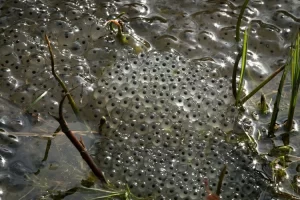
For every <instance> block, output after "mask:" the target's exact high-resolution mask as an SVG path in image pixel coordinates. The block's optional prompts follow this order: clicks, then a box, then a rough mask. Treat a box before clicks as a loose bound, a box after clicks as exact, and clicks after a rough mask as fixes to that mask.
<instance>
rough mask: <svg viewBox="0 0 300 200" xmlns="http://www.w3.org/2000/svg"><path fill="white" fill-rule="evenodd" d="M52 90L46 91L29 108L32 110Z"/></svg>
mask: <svg viewBox="0 0 300 200" xmlns="http://www.w3.org/2000/svg"><path fill="white" fill-rule="evenodd" d="M50 89H51V88H49V89H48V90H46V91H45V92H43V93H42V94H41V95H40V96H38V97H37V98H36V99H35V100H34V101H33V102H32V103H31V104H30V106H29V108H32V107H33V106H34V105H35V104H36V103H37V102H39V101H40V100H41V99H42V98H43V97H44V96H46V94H47V93H48V92H49V90H50Z"/></svg>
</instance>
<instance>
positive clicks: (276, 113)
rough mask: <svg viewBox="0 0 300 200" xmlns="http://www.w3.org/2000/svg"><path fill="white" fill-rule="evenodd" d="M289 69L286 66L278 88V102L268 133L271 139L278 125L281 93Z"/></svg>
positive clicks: (275, 104) (275, 105) (275, 103)
mask: <svg viewBox="0 0 300 200" xmlns="http://www.w3.org/2000/svg"><path fill="white" fill-rule="evenodd" d="M288 69H289V67H287V66H285V68H284V71H283V73H282V76H281V79H280V83H279V86H278V90H277V95H276V100H275V102H274V108H273V113H272V118H271V123H270V126H269V133H268V136H269V137H273V136H274V132H275V124H276V119H277V116H278V112H279V104H280V100H281V93H282V89H283V85H284V81H285V77H286V74H287V71H288Z"/></svg>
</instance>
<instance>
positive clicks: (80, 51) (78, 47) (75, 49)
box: [69, 41, 86, 55]
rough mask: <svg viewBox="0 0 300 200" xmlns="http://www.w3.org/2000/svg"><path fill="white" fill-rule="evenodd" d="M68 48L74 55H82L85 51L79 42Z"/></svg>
mask: <svg viewBox="0 0 300 200" xmlns="http://www.w3.org/2000/svg"><path fill="white" fill-rule="evenodd" d="M69 47H70V50H71V52H72V53H73V54H75V55H82V54H83V53H84V52H85V50H86V49H85V48H84V46H83V45H82V44H81V43H80V42H79V41H75V42H73V43H72V44H70V45H69Z"/></svg>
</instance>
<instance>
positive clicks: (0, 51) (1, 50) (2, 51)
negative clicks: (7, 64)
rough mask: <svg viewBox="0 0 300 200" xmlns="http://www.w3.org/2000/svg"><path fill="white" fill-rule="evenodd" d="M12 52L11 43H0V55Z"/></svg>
mask: <svg viewBox="0 0 300 200" xmlns="http://www.w3.org/2000/svg"><path fill="white" fill-rule="evenodd" d="M13 52H14V46H13V45H2V46H1V47H0V55H1V56H7V55H10V54H12V53H13Z"/></svg>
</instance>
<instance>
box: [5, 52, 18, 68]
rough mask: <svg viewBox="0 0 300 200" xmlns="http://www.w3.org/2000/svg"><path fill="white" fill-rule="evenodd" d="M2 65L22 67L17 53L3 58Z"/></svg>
mask: <svg viewBox="0 0 300 200" xmlns="http://www.w3.org/2000/svg"><path fill="white" fill-rule="evenodd" d="M0 64H1V65H2V66H16V65H20V59H19V57H18V56H17V55H16V54H15V53H12V54H8V55H5V56H3V57H2V59H1V61H0Z"/></svg>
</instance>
